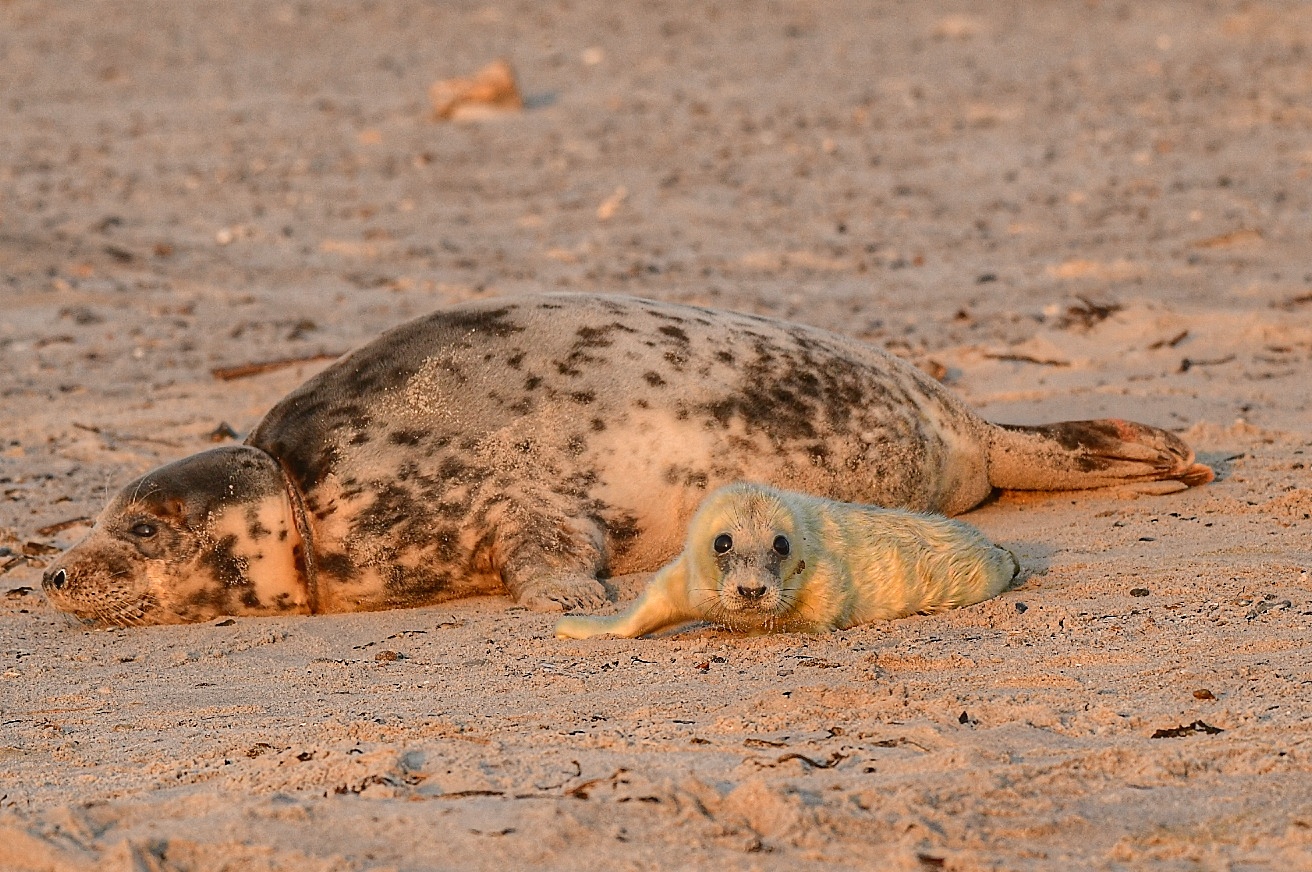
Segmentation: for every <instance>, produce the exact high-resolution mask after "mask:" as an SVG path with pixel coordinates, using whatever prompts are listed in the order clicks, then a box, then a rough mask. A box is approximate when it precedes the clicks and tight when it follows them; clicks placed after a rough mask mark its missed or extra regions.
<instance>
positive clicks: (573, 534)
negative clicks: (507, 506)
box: [493, 512, 606, 612]
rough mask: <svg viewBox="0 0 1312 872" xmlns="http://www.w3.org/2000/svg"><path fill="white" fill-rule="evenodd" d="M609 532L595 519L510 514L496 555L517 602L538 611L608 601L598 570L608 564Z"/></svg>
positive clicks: (595, 605) (501, 530) (501, 526)
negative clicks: (606, 556)
mask: <svg viewBox="0 0 1312 872" xmlns="http://www.w3.org/2000/svg"><path fill="white" fill-rule="evenodd" d="M604 547H605V535H604V533H603V532H602V529H601V527H600V526H598V525H597V524H596V523H595V522H592V521H579V520H576V519H572V518H565V517H553V516H551V515H543V514H535V515H530V514H529V513H527V512H522V513H519V512H515V513H507V515H506V516H505V517H504V518H503V519H502V520H501V522H500V524H499V527H498V530H497V536H496V542H495V543H494V545H493V554H494V557H493V560H494V563H495V564H497V568H498V569H500V571H501V580H502V581H503V582H504V583H505V585H506V589H507V590H508V591H509V592H510V596H511V598H513V599H514V600H515V602H517V603H519V604H521V605H525V606H528V607H529V608H530V609H533V610H534V611H538V612H568V611H572V610H574V609H596V608H600V607H601V606H603V605H605V604H606V587H605V586H604V585H603V584H602V583H601V582H600V581H598V580H597V575H598V573H600V572H601V571H602V569H603V567H604V566H605V565H606V559H605V552H604V550H603V549H604Z"/></svg>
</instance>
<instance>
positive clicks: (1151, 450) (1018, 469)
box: [986, 418, 1216, 490]
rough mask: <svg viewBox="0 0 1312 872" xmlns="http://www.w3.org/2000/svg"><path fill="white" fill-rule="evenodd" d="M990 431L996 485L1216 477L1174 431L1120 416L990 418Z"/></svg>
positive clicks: (1067, 486) (1189, 483)
mask: <svg viewBox="0 0 1312 872" xmlns="http://www.w3.org/2000/svg"><path fill="white" fill-rule="evenodd" d="M986 435H987V438H988V470H989V483H990V484H991V485H993V486H994V487H997V488H1004V489H1009V490H1084V489H1087V488H1099V487H1112V486H1116V485H1124V484H1131V483H1134V482H1172V481H1174V482H1180V483H1181V484H1183V485H1184V486H1185V487H1194V486H1196V485H1200V484H1206V483H1207V482H1209V481H1211V480H1212V479H1213V478H1215V477H1216V473H1215V472H1213V471H1212V469H1211V467H1209V466H1206V465H1204V464H1201V463H1196V462H1195V461H1194V452H1193V449H1191V448H1190V447H1189V446H1188V445H1186V444H1185V443H1184V441H1183V440H1181V439H1180V438H1179V437H1178V436H1176V435H1175V434H1173V433H1169V432H1167V431H1166V430H1162V429H1159V428H1157V427H1150V426H1148V425H1147V424H1138V423H1135V422H1134V421H1123V420H1120V419H1119V418H1104V419H1101V420H1096V421H1063V422H1060V423H1057V424H1043V425H1040V426H1036V427H1024V426H1016V425H1011V424H990V425H988V430H987V434H986ZM1177 489H1179V488H1177Z"/></svg>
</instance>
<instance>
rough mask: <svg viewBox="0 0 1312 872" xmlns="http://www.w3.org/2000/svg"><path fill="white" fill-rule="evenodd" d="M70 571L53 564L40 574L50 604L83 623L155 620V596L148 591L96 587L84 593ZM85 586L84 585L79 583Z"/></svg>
mask: <svg viewBox="0 0 1312 872" xmlns="http://www.w3.org/2000/svg"><path fill="white" fill-rule="evenodd" d="M74 581H75V579H74V577H73V575H72V574H71V573H70V572H69V571H68V570H67V569H66V568H65V567H63V566H54V567H51V568H50V569H49V570H47V571H46V574H45V575H44V576H43V577H42V578H41V589H42V590H43V591H44V592H45V595H46V599H48V600H49V601H50V604H51V605H52V606H54V607H55V608H57V609H59V610H60V611H61V612H64V613H65V614H67V615H69V616H71V617H72V618H74V619H76V620H77V622H78V623H80V624H83V625H85V626H110V627H140V626H144V625H146V624H157V623H159V622H160V621H159V614H158V613H159V607H160V603H159V600H158V599H157V598H156V597H155V596H154V595H153V594H150V593H140V592H135V591H125V590H118V591H114V590H109V591H101V590H97V594H96V596H94V597H87V596H85V595H83V594H80V593H79V592H78V590H76V589H75V587H78V586H75V585H74ZM80 588H81V589H85V588H86V586H85V585H83V586H80Z"/></svg>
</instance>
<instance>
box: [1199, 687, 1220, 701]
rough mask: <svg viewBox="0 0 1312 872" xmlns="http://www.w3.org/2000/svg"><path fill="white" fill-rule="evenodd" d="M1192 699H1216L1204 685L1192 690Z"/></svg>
mask: <svg viewBox="0 0 1312 872" xmlns="http://www.w3.org/2000/svg"><path fill="white" fill-rule="evenodd" d="M1194 699H1216V697H1215V696H1213V695H1212V692H1211V691H1210V690H1208V689H1207V688H1205V687H1204V688H1201V689H1199V690H1195V691H1194Z"/></svg>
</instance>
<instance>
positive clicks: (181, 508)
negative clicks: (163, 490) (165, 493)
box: [158, 496, 187, 521]
mask: <svg viewBox="0 0 1312 872" xmlns="http://www.w3.org/2000/svg"><path fill="white" fill-rule="evenodd" d="M158 510H159V514H160V516H161V517H163V518H168V519H171V520H178V521H181V520H184V519H185V518H186V516H187V502H186V500H184V499H182V498H181V497H176V496H171V497H168V498H167V499H164V500H162V501H161V502H160V505H159V509H158Z"/></svg>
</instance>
